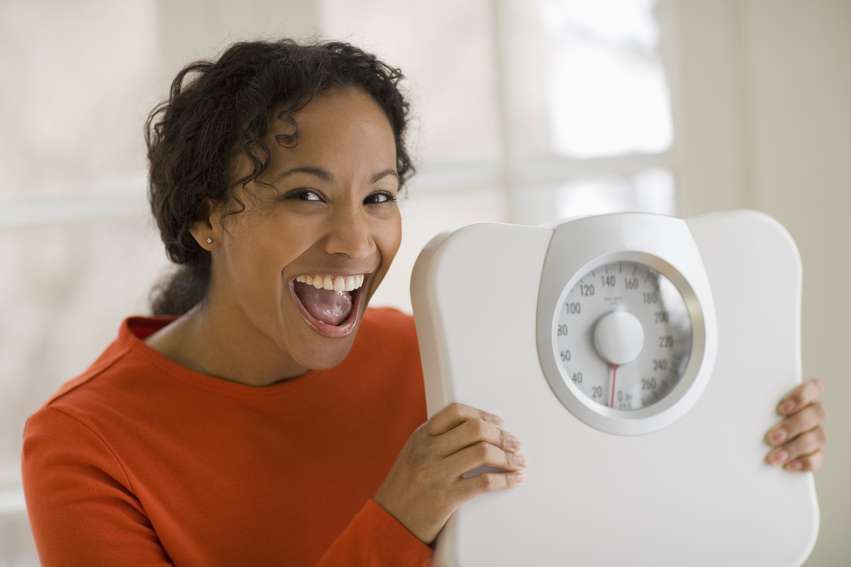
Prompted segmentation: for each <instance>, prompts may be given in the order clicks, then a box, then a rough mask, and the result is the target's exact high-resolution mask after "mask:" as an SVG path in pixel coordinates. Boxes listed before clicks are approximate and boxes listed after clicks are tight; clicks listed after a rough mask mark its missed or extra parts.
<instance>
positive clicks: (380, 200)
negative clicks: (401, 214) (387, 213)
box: [366, 191, 396, 205]
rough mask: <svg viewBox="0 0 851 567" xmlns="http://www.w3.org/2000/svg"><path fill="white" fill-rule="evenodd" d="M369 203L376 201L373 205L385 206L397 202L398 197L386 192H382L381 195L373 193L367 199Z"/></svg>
mask: <svg viewBox="0 0 851 567" xmlns="http://www.w3.org/2000/svg"><path fill="white" fill-rule="evenodd" d="M366 199H367V201H369V200H370V199H374V200H373V201H372V202H371V204H375V205H383V204H384V203H390V202H392V201H395V200H396V197H394V196H393V194H392V193H387V192H386V191H382V192H380V193H373V194H372V195H370V196H369V197H367V198H366Z"/></svg>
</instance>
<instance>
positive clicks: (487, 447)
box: [444, 441, 526, 479]
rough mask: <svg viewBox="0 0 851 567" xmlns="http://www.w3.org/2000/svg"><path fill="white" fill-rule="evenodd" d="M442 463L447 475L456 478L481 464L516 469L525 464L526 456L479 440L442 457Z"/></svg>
mask: <svg viewBox="0 0 851 567" xmlns="http://www.w3.org/2000/svg"><path fill="white" fill-rule="evenodd" d="M444 464H445V470H446V471H447V474H448V475H449V477H450V478H451V479H457V478H458V477H460V476H461V475H462V474H464V473H466V472H468V471H471V470H473V469H475V468H477V467H481V466H487V467H493V468H496V469H505V470H509V471H517V470H520V469H522V468H524V467H525V466H526V457H525V456H523V454H522V453H510V452H506V451H503V450H502V449H500V448H499V447H497V446H496V445H492V444H491V443H488V442H487V441H480V442H478V443H475V444H473V445H470V446H469V447H465V448H463V449H461V450H460V451H458V452H456V453H453V454H451V455H449V456H448V457H446V458H445V459H444Z"/></svg>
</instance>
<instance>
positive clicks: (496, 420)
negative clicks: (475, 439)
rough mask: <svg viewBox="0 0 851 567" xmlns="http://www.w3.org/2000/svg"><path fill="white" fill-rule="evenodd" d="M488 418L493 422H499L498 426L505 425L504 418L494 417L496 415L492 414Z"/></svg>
mask: <svg viewBox="0 0 851 567" xmlns="http://www.w3.org/2000/svg"><path fill="white" fill-rule="evenodd" d="M488 418H490V419H491V420H493V421H495V422H497V423H498V424H500V425H502V423H503V421H502V418H501V417H499V416H498V415H494V414H492V413H489V414H488Z"/></svg>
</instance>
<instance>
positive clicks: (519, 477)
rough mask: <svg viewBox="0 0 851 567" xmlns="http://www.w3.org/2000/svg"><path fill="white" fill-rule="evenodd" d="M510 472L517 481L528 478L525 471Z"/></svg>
mask: <svg viewBox="0 0 851 567" xmlns="http://www.w3.org/2000/svg"><path fill="white" fill-rule="evenodd" d="M511 474H513V475H514V480H516V481H517V482H524V481H525V480H526V479H527V478H528V477H527V476H526V471H517V472H515V473H511Z"/></svg>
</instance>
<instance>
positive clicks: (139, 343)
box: [118, 315, 328, 399]
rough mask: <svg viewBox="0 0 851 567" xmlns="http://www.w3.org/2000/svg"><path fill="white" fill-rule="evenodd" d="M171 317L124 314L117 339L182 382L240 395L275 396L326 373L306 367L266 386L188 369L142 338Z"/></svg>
mask: <svg viewBox="0 0 851 567" xmlns="http://www.w3.org/2000/svg"><path fill="white" fill-rule="evenodd" d="M175 319H177V316H176V315H150V316H141V315H133V316H129V317H126V318H125V319H124V320H123V321H122V323H121V327H120V329H119V334H118V340H119V343H121V344H122V345H123V346H126V347H127V349H128V351H132V352H133V353H134V354H135V355H136V356H138V357H141V358H143V359H144V360H145V361H147V362H150V363H152V364H154V365H156V366H157V367H158V368H160V369H161V370H163V371H164V372H166V373H167V374H169V375H170V376H172V377H175V378H177V379H179V380H181V381H182V382H183V383H186V384H190V385H193V386H195V387H199V388H203V389H205V390H207V391H212V392H217V393H221V394H227V395H231V396H237V397H241V398H251V399H258V398H267V397H270V396H277V395H280V394H283V393H285V392H293V390H297V389H300V388H302V387H304V386H303V385H304V384H314V383H316V382H317V378H318V377H319V376H321V375H323V374H327V372H328V371H327V370H326V371H323V370H310V369H309V370H308V371H307V372H305V373H304V374H302V375H301V376H295V377H293V378H285V379H283V380H279V381H277V382H273V383H272V384H268V385H266V386H251V385H249V384H242V383H240V382H234V381H232V380H227V379H225V378H220V377H218V376H213V375H211V374H205V373H203V372H198V371H196V370H192V369H191V368H187V367H186V366H183V365H181V364H179V363H177V362H175V361H174V360H172V359H170V358H168V357H167V356H165V355H164V354H162V353H161V352H159V351H158V350H155V349H154V348H152V347H150V346H149V345H148V344H147V343H146V342H145V339H146V338H147V337H148V336H150V335H152V334H153V333H155V332H156V331H158V330H160V329H161V328H163V327H165V326H166V325H168V324H169V323H171V322H172V321H174V320H175Z"/></svg>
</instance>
